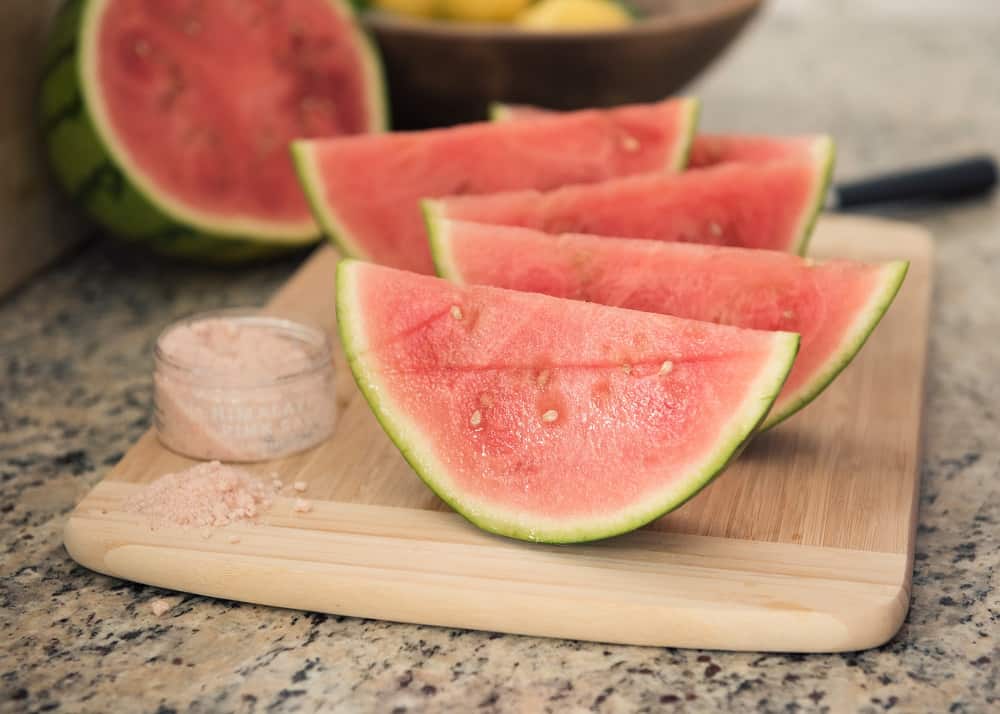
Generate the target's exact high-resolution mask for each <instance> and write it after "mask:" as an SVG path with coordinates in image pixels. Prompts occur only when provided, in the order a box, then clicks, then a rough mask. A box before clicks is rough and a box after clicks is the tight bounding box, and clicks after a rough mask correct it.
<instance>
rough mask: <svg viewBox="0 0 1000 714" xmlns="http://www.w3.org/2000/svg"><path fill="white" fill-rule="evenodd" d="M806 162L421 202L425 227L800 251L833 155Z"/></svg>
mask: <svg viewBox="0 0 1000 714" xmlns="http://www.w3.org/2000/svg"><path fill="white" fill-rule="evenodd" d="M816 149H817V150H816V152H815V153H814V155H813V156H812V157H810V159H808V160H804V161H803V160H798V161H772V162H768V163H765V164H738V163H731V164H723V165H719V166H715V167H712V168H707V169H703V170H701V171H688V172H685V173H682V174H673V175H671V174H646V175H643V176H630V177H626V178H622V179H615V180H612V181H605V182H603V183H598V184H588V185H580V186H566V187H564V188H561V189H557V190H555V191H550V192H547V193H543V192H539V191H515V192H509V193H500V194H494V195H489V196H456V197H448V198H442V199H435V200H426V201H424V203H423V206H424V215H425V218H426V220H427V223H428V226H429V228H430V230H431V231H432V232H433V231H434V230H436V227H435V226H436V224H437V223H438V222H439V221H441V220H444V219H455V220H465V221H474V222H478V223H492V224H498V225H511V226H522V227H525V228H535V229H537V230H541V231H545V232H546V233H593V234H597V235H609V236H626V237H629V238H645V239H651V240H659V241H671V242H673V241H680V242H689V243H707V244H711V245H729V246H737V247H742V248H765V249H770V250H784V251H791V252H795V253H803V252H805V250H806V246H807V244H808V240H809V235H810V233H811V232H812V227H813V223H814V222H815V220H816V216H817V214H818V212H819V209H820V205H821V204H822V199H823V197H824V196H825V195H826V186H827V181H828V178H829V173H830V164H831V161H832V155H833V154H832V152H833V149H832V146H831V144H830V143H829V142H823V143H822V144H821V145H818V146H817V147H816Z"/></svg>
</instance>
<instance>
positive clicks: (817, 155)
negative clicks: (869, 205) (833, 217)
mask: <svg viewBox="0 0 1000 714" xmlns="http://www.w3.org/2000/svg"><path fill="white" fill-rule="evenodd" d="M836 156H837V146H836V144H835V143H834V141H833V137H830V136H819V137H817V138H816V141H815V142H814V143H813V146H812V159H813V161H814V162H815V165H816V185H815V186H814V187H813V193H812V196H811V198H810V201H809V203H808V204H807V206H808V207H807V208H806V210H805V212H804V213H803V215H802V223H801V228H800V229H799V231H798V239H797V240H796V241H795V243H793V244H792V247H791V248H790V251H791V252H793V253H795V254H796V255H805V254H806V251H807V250H808V249H809V239H810V238H811V237H812V232H813V228H814V227H815V226H816V221H817V220H818V219H819V214H820V212H821V211H822V210H823V206H824V205H825V204H826V194H827V192H828V191H829V190H830V181H831V180H832V178H833V166H834V164H835V163H836Z"/></svg>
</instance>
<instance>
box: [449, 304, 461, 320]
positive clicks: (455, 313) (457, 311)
mask: <svg viewBox="0 0 1000 714" xmlns="http://www.w3.org/2000/svg"><path fill="white" fill-rule="evenodd" d="M451 316H452V317H454V318H455V319H456V320H461V319H462V308H460V307H459V306H458V305H452V306H451Z"/></svg>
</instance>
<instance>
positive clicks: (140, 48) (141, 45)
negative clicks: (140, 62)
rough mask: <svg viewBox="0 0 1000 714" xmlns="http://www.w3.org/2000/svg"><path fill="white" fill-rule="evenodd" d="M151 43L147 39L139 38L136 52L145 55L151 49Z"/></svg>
mask: <svg viewBox="0 0 1000 714" xmlns="http://www.w3.org/2000/svg"><path fill="white" fill-rule="evenodd" d="M150 49H151V48H150V46H149V43H148V42H146V40H139V41H138V42H136V43H135V53H136V54H137V55H139V56H140V57H145V56H146V55H148V54H149V51H150Z"/></svg>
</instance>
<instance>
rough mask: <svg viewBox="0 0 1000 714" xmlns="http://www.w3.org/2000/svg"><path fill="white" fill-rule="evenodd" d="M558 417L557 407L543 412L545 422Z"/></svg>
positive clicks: (552, 420)
mask: <svg viewBox="0 0 1000 714" xmlns="http://www.w3.org/2000/svg"><path fill="white" fill-rule="evenodd" d="M558 418H559V412H557V411H556V410H555V409H549V410H548V411H547V412H545V413H544V414H542V421H545V422H549V423H551V422H554V421H555V420H556V419H558Z"/></svg>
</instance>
